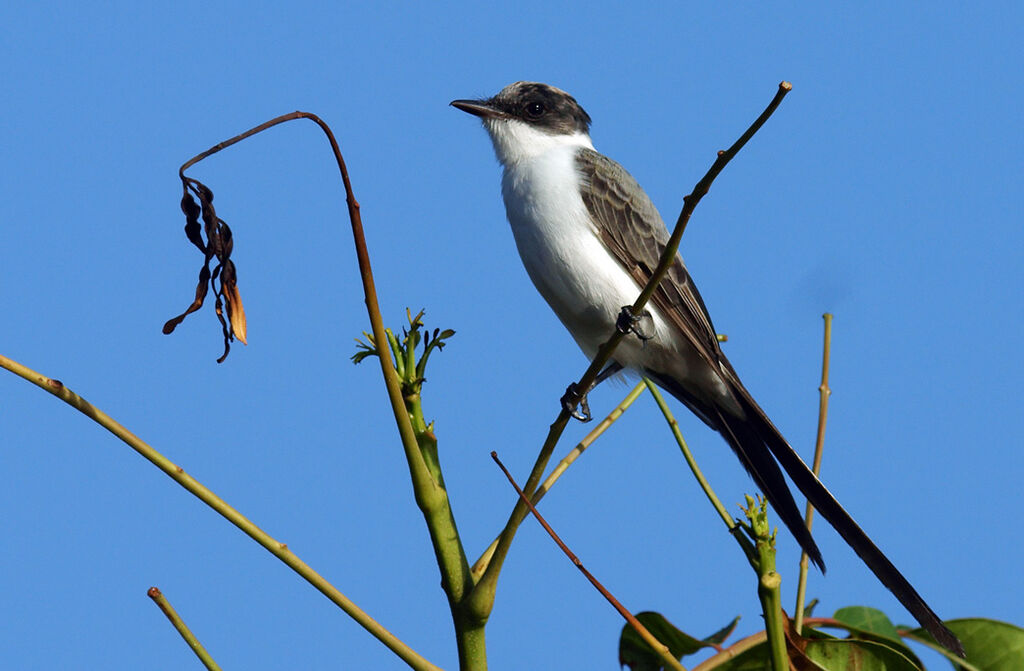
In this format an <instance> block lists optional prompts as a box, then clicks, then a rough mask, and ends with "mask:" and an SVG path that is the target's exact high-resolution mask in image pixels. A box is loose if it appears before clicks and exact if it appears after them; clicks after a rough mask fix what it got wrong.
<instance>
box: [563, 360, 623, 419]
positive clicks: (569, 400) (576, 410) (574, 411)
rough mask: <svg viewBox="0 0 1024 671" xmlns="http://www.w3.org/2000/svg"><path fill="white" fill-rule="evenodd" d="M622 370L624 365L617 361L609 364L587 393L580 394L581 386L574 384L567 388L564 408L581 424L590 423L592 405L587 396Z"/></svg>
mask: <svg viewBox="0 0 1024 671" xmlns="http://www.w3.org/2000/svg"><path fill="white" fill-rule="evenodd" d="M620 370H622V364H620V363H619V362H617V361H612V362H611V363H610V364H608V367H607V368H605V369H604V370H603V371H601V372H600V373H599V374H598V376H597V378H596V379H595V380H594V383H593V384H592V385H590V387H589V388H588V389H587V390H586V391H585V392H580V388H579V386H578V385H577V384H576V383H575V382H573V383H572V384H570V385H569V386H568V388H566V390H565V395H564V396H562V399H561V401H562V408H563V409H564V410H565V411H566V412H568V413H569V414H570V415H572V417H573V418H574V419H578V420H579V421H581V422H589V421H590V420H591V419H593V418H592V417H591V416H590V403H589V402H587V394H589V393H590V392H591V391H593V389H594V387H596V386H597V385H599V384H601V383H602V382H604V381H605V380H607V379H608V378H610V377H611V376H612V375H615V374H616V373H618V372H619V371H620Z"/></svg>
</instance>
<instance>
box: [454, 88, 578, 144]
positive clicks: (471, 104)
mask: <svg viewBox="0 0 1024 671" xmlns="http://www.w3.org/2000/svg"><path fill="white" fill-rule="evenodd" d="M451 104H452V106H454V107H456V108H458V109H460V110H462V111H463V112H468V113H470V114H475V115H476V116H478V117H482V118H484V119H488V118H491V119H494V118H503V119H516V120H518V121H522V122H523V123H527V124H529V125H531V126H533V127H534V128H538V129H541V130H543V131H545V132H547V133H550V134H552V135H571V134H573V133H584V134H589V133H590V115H589V114H587V113H586V111H584V109H583V108H582V107H580V104H579V103H578V102H576V99H575V98H573V97H572V96H571V95H569V94H568V93H566V92H565V91H563V90H562V89H558V88H555V87H554V86H549V85H548V84H541V83H539V82H516V83H514V84H509V85H508V86H506V87H505V88H503V89H502V90H501V92H500V93H498V95H496V96H494V97H493V98H487V99H484V100H453V101H452V103H451Z"/></svg>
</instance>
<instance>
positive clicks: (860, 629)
mask: <svg viewBox="0 0 1024 671" xmlns="http://www.w3.org/2000/svg"><path fill="white" fill-rule="evenodd" d="M832 617H833V619H836V620H839V621H840V622H842V623H843V624H845V625H846V626H847V627H849V629H850V630H851V631H852V632H853V633H854V634H857V635H858V636H857V637H858V638H867V639H868V640H875V641H879V642H882V643H884V644H886V645H888V646H889V647H891V648H895V649H897V650H898V651H899V652H900V653H902V654H903V655H904V656H906V657H908V658H910V659H911V660H913V661H914V663H915V664H916V665H917V666H919V667H922V666H923V665H922V664H921V660H919V659H918V658H917V655H915V654H914V653H913V651H912V650H911V649H910V648H908V647H907V645H906V644H905V643H904V642H903V639H902V638H900V632H899V630H898V629H897V628H896V625H894V624H893V623H892V621H891V620H890V619H889V617H888V616H887V615H886V614H885V613H883V612H882V611H880V610H878V609H877V608H869V607H867V606H847V607H846V608H840V609H839V610H837V611H836V612H835V614H834V615H833V616H832Z"/></svg>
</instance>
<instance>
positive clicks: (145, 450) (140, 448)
mask: <svg viewBox="0 0 1024 671" xmlns="http://www.w3.org/2000/svg"><path fill="white" fill-rule="evenodd" d="M0 368H6V369H7V370H9V371H11V372H12V373H14V374H15V375H18V376H19V377H22V378H24V379H25V380H28V381H29V382H31V383H33V384H35V385H36V386H37V387H39V388H41V389H44V390H46V391H48V392H50V393H51V394H53V395H54V396H56V397H57V398H59V399H60V400H62V401H64V402H65V403H67V404H68V405H70V406H71V407H73V408H74V409H76V410H78V411H79V412H81V413H82V414H83V415H85V416H86V417H88V418H89V419H91V420H93V421H94V422H96V423H97V424H99V425H100V426H102V427H103V428H104V429H106V430H107V431H109V432H110V433H112V434H114V435H115V436H117V437H118V438H119V439H121V441H123V442H124V443H125V444H127V445H128V446H129V447H130V448H132V449H133V450H135V451H136V452H138V453H139V454H140V455H142V457H143V458H145V459H146V460H147V461H149V462H150V463H152V464H153V465H154V466H156V467H157V468H159V469H160V470H161V471H163V472H164V473H166V474H167V475H168V476H169V477H170V478H171V479H172V480H174V481H175V482H177V483H178V484H179V485H181V486H182V487H184V488H185V489H186V490H188V491H189V492H190V493H191V494H192V495H193V496H195V497H196V498H197V499H199V500H200V501H202V502H203V503H205V504H206V505H208V506H209V507H211V508H213V510H214V511H216V512H217V513H219V514H220V515H221V516H222V517H224V519H226V520H227V521H229V522H231V523H232V524H234V525H235V526H236V527H238V528H239V529H241V530H242V531H243V532H244V533H245V534H246V535H247V536H249V537H250V538H252V539H253V540H254V541H256V542H257V543H259V544H260V545H262V546H263V547H264V548H265V549H266V550H267V551H268V552H270V553H271V554H272V555H274V556H275V557H277V558H278V559H280V560H281V561H282V562H284V563H285V565H287V566H288V567H289V568H290V569H292V570H293V571H295V572H296V573H298V574H299V575H300V576H302V578H304V579H305V580H306V582H308V583H309V584H311V585H312V586H313V587H315V588H316V589H317V590H318V591H319V592H320V593H321V594H323V595H324V596H326V597H327V598H328V599H330V600H331V602H333V603H334V604H335V605H337V606H338V607H339V608H341V609H342V610H343V611H344V612H345V613H346V614H347V615H348V616H349V617H351V618H352V619H353V620H355V621H356V622H358V623H359V624H360V625H361V626H362V627H363V628H364V629H366V631H368V632H370V634H372V635H373V636H374V637H375V638H376V639H377V640H379V641H380V642H381V643H383V644H384V645H385V646H387V647H388V649H390V650H391V651H392V652H394V653H395V654H396V655H398V656H399V657H400V658H401V659H402V660H403V661H405V662H406V663H407V664H408V665H409V666H411V667H412V668H414V669H418V670H423V671H428V670H429V671H439V668H440V667H437V666H435V665H433V664H431V663H430V662H429V661H427V660H426V659H425V658H423V657H422V656H420V655H419V654H418V653H417V652H416V651H414V650H413V649H412V648H410V647H409V646H408V645H406V644H405V643H403V642H402V641H401V640H399V639H398V638H397V637H396V636H395V635H394V634H392V633H391V632H389V631H388V630H387V629H385V628H384V627H383V626H382V625H381V624H380V623H378V622H377V621H376V620H374V619H373V618H372V617H370V616H369V615H368V614H367V613H366V612H364V611H363V610H362V609H361V608H359V607H358V606H357V605H356V604H355V603H353V602H352V601H350V600H349V599H348V597H346V596H345V595H344V594H342V593H341V592H340V591H339V590H338V588H337V587H335V586H334V585H332V584H331V583H329V582H328V581H327V580H326V579H325V578H324V577H323V576H321V575H320V574H319V573H317V572H316V571H314V570H313V569H312V568H311V567H310V566H309V565H308V564H306V563H305V562H304V561H302V560H301V559H299V558H298V557H297V556H296V555H295V554H294V553H293V552H292V551H291V550H289V549H288V546H287V545H285V544H284V543H281V542H279V541H277V540H275V539H274V538H272V537H271V536H270V534H268V533H267V532H265V531H263V530H262V529H260V528H259V527H258V526H256V525H255V524H254V523H253V522H252V521H251V520H249V519H248V518H247V517H245V516H244V515H242V513H240V512H238V511H237V510H236V509H235V508H233V507H231V506H230V505H229V504H228V503H227V502H226V501H224V500H223V499H222V498H220V497H219V496H217V495H216V494H214V493H213V492H212V491H211V490H210V489H208V488H207V487H205V486H204V485H203V484H201V483H200V482H199V481H198V480H196V479H195V478H193V477H192V476H191V475H189V474H188V473H186V472H185V469H183V468H182V467H181V466H178V465H177V464H175V463H174V462H172V461H171V460H170V459H168V458H167V457H165V456H164V455H162V454H161V453H160V452H158V451H156V450H155V449H153V448H152V447H151V446H149V445H148V444H147V443H146V442H144V441H143V440H142V439H141V438H139V437H138V436H136V435H135V434H134V433H132V432H131V431H129V430H128V429H126V428H125V427H124V426H122V425H121V424H120V423H118V422H117V421H115V420H114V419H113V418H112V417H110V416H109V415H107V414H106V413H105V412H103V411H102V410H100V409H99V408H97V407H95V406H93V405H92V404H91V403H89V402H88V401H86V400H85V399H84V398H82V397H81V396H79V395H78V394H76V393H75V392H73V391H71V390H70V389H68V388H67V387H66V386H64V384H63V383H62V382H61V381H60V380H55V379H53V378H49V377H46V376H45V375H42V374H40V373H37V372H36V371H34V370H32V369H31V368H28V367H26V366H23V365H22V364H20V363H18V362H16V361H13V360H11V359H8V358H7V357H5V356H2V355H0Z"/></svg>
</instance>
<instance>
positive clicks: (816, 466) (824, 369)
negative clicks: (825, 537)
mask: <svg viewBox="0 0 1024 671" xmlns="http://www.w3.org/2000/svg"><path fill="white" fill-rule="evenodd" d="M821 318H822V319H824V320H825V335H824V340H825V342H824V344H823V345H822V355H821V384H820V385H819V386H818V394H819V398H818V433H817V437H816V439H815V441H814V463H813V465H812V467H811V470H812V471H813V472H814V476H815V477H817V476H818V474H820V473H821V455H822V453H823V452H824V451H825V423H826V421H827V420H828V399H829V396H831V395H832V390H831V389H830V388H829V386H828V371H829V359H830V357H831V353H832V314H831V313H829V312H826V313H825V314H823V315H822V316H821ZM804 523H805V524H806V525H807V530H808V531H810V530H811V527H812V526H813V525H814V506H813V505H811V502H810V501H808V502H807V512H806V513H805V515H804ZM807 559H808V557H807V553H806V552H801V553H800V577H799V579H798V581H797V587H796V612H795V613H794V617H793V629H795V630H796V633H797V635H799V634H801V633H802V631H803V624H804V599H806V598H807Z"/></svg>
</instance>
